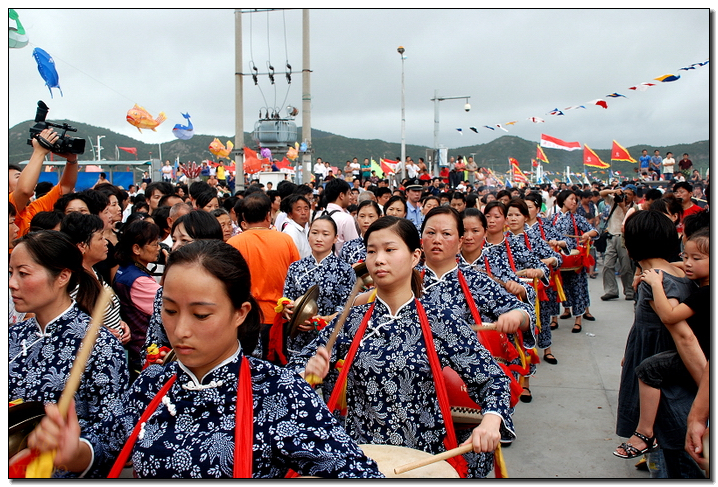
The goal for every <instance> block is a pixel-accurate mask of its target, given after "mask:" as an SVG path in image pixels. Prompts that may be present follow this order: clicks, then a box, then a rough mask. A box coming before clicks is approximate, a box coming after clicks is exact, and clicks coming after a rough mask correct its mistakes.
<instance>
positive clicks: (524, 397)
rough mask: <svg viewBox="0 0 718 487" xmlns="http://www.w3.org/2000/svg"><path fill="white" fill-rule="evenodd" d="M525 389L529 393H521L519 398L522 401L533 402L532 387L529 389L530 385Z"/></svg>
mask: <svg viewBox="0 0 718 487" xmlns="http://www.w3.org/2000/svg"><path fill="white" fill-rule="evenodd" d="M524 391H527V392H528V394H521V395H520V396H519V399H521V402H531V400H532V399H533V398H534V397H533V395H532V394H531V389H529V388H528V387H524Z"/></svg>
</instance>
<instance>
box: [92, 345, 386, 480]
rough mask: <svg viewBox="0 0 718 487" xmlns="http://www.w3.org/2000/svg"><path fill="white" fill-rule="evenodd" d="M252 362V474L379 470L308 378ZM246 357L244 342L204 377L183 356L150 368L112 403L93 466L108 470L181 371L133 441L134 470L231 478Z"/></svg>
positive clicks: (168, 475)
mask: <svg viewBox="0 0 718 487" xmlns="http://www.w3.org/2000/svg"><path fill="white" fill-rule="evenodd" d="M248 360H249V364H250V369H251V377H252V392H253V407H254V413H253V414H254V422H253V435H254V440H253V452H254V453H253V465H252V476H253V477H254V478H281V477H284V476H285V475H286V474H287V472H288V471H289V469H292V470H294V471H296V472H297V473H299V474H300V475H310V476H319V477H334V478H337V477H342V478H349V477H381V476H382V474H381V473H379V471H378V470H377V466H376V463H375V462H374V461H373V460H370V459H368V458H367V457H366V456H365V455H364V454H363V452H362V451H361V450H360V449H359V447H358V446H357V444H356V443H355V442H354V441H352V440H351V438H349V436H348V435H347V434H346V432H345V431H344V430H343V429H342V428H341V426H340V425H339V423H337V421H336V420H335V419H334V418H333V417H332V415H331V414H330V413H329V410H328V409H327V408H326V406H325V405H324V403H323V402H322V400H321V398H320V397H319V396H318V395H317V394H316V392H314V390H312V388H311V387H310V386H309V385H308V384H307V383H306V381H304V380H303V379H301V378H300V377H299V376H297V375H296V374H294V373H293V372H292V371H289V370H286V369H283V368H280V367H277V366H275V365H272V364H270V363H269V362H266V361H264V360H261V359H256V358H254V357H248ZM241 361H242V352H241V348H240V349H238V350H237V352H236V353H235V354H234V355H233V356H231V357H229V358H228V359H227V360H225V361H224V362H222V363H221V364H219V365H218V366H217V367H215V368H214V369H213V370H211V371H210V372H208V373H207V374H206V375H205V376H204V377H203V378H202V379H201V380H199V379H198V378H197V377H195V376H194V374H192V372H190V371H189V370H188V369H187V368H186V367H185V366H184V365H183V364H182V363H180V362H173V363H170V364H167V365H165V366H160V365H151V366H150V367H148V368H147V369H145V370H144V371H143V372H142V374H141V375H140V377H139V378H138V379H137V381H135V383H134V384H132V387H131V388H130V390H129V391H128V392H127V393H126V395H125V396H124V397H123V398H122V399H121V400H118V401H114V402H113V403H112V404H111V405H110V407H109V409H108V411H107V412H106V414H105V415H104V417H103V421H102V424H100V425H98V426H97V432H98V433H99V434H102V435H103V437H104V442H103V443H102V445H100V448H99V449H96V450H95V452H94V454H95V464H96V465H98V467H99V468H100V469H102V470H103V471H109V468H110V467H111V465H112V463H113V462H114V460H115V458H116V457H117V455H118V453H119V451H120V450H121V448H122V447H123V445H124V443H125V441H126V439H127V438H128V437H129V435H130V433H131V431H132V430H133V428H134V427H135V424H136V423H137V421H138V420H139V418H140V416H141V415H142V413H143V412H144V411H145V409H146V408H147V405H148V404H149V403H150V401H151V400H152V399H153V398H154V397H155V395H156V394H157V392H158V391H159V390H160V389H161V388H162V386H163V385H164V384H165V383H166V382H167V381H169V380H170V378H171V377H172V376H173V375H174V374H177V380H176V381H175V382H174V384H172V386H171V387H170V388H169V390H168V392H167V395H166V396H165V399H163V402H162V403H161V404H160V405H159V407H158V408H157V410H156V411H155V413H154V414H153V415H152V416H150V418H149V419H148V421H147V422H146V423H145V425H144V427H143V431H141V432H140V435H139V437H138V440H137V442H136V444H135V446H134V450H133V452H132V462H133V467H134V470H135V473H136V475H137V476H138V477H142V478H231V477H232V468H233V464H234V458H233V455H234V447H235V445H234V432H235V421H236V415H235V410H236V398H237V387H238V376H239V367H240V364H241ZM240 427H241V425H240ZM83 434H84V432H83Z"/></svg>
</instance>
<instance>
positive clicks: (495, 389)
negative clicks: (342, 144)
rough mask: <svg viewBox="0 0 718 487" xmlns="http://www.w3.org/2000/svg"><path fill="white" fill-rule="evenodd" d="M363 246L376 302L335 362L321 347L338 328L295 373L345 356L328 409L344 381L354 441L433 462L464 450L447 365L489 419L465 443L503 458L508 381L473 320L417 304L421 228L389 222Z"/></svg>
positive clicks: (349, 325)
mask: <svg viewBox="0 0 718 487" xmlns="http://www.w3.org/2000/svg"><path fill="white" fill-rule="evenodd" d="M364 239H365V242H366V247H367V260H366V263H367V267H368V269H369V273H370V274H371V277H372V279H373V280H374V284H375V286H376V288H377V297H376V300H375V301H374V302H373V303H371V304H364V305H361V306H356V307H354V308H352V310H351V312H350V313H349V316H348V318H347V320H346V324H345V325H344V327H343V328H342V330H341V331H340V333H339V335H338V338H337V341H336V344H335V346H334V347H333V348H332V351H331V355H330V353H329V352H328V351H327V350H326V349H325V348H324V347H319V348H318V346H319V345H323V344H324V343H326V342H327V338H328V336H329V334H330V333H331V331H332V329H333V324H332V325H330V326H328V327H327V328H325V329H324V330H323V331H322V333H321V334H320V336H319V337H318V338H317V340H315V342H313V343H312V344H310V345H309V346H307V347H306V348H305V349H304V350H303V351H302V354H301V356H297V357H296V358H295V361H294V362H293V363H292V362H290V366H292V365H293V366H295V367H296V369H297V370H299V369H301V368H302V366H303V365H304V364H306V366H305V370H304V371H303V374H304V375H305V377H306V376H308V375H309V374H313V375H316V376H319V377H324V376H326V375H327V373H328V371H329V368H330V366H331V367H334V366H335V364H336V363H337V361H338V360H339V359H343V358H345V357H346V361H345V362H344V364H343V366H342V373H341V375H340V377H339V381H338V382H337V386H336V387H335V388H334V391H333V393H332V398H331V399H330V402H329V406H330V409H334V405H335V403H336V399H338V396H339V395H340V394H341V386H342V383H343V381H344V380H343V379H344V378H345V379H346V381H347V382H346V403H347V418H346V429H347V432H348V433H349V435H350V436H351V437H352V438H354V439H355V440H356V441H357V442H359V443H372V444H388V445H400V446H406V447H410V448H414V449H417V450H423V451H426V452H428V453H432V454H435V453H439V452H442V451H444V450H447V449H450V448H453V447H455V446H456V436H455V432H454V431H453V422H452V421H451V420H450V419H449V418H450V417H451V416H450V411H449V404H448V398H447V395H446V390H445V388H444V387H442V386H445V384H444V382H443V376H442V373H441V368H442V367H444V366H446V367H451V368H452V369H454V370H455V371H456V372H457V373H458V374H459V375H460V376H461V377H462V379H463V380H464V382H465V383H466V384H467V388H468V391H469V395H470V396H471V397H472V399H473V400H474V401H476V402H477V403H478V404H480V405H481V409H482V413H483V415H484V419H483V421H482V423H481V424H480V425H479V426H478V427H476V428H475V429H474V430H473V432H472V435H471V438H470V439H469V440H467V442H466V443H469V442H470V443H472V444H473V447H474V451H476V452H492V451H494V449H496V447H497V445H498V443H499V438H500V436H501V433H500V430H501V429H504V430H505V431H507V433H508V434H511V435H512V434H513V425H512V420H511V417H510V415H509V413H508V410H509V396H510V394H509V380H508V378H507V377H506V375H505V374H504V372H503V371H502V370H501V369H500V368H499V367H498V366H497V365H496V363H495V362H494V361H493V359H492V358H491V356H490V354H489V353H488V352H487V351H486V349H484V348H483V347H482V346H481V344H480V343H479V341H478V338H477V337H476V333H475V332H474V331H472V330H471V328H469V326H468V324H467V323H466V322H464V321H463V320H461V319H460V318H457V317H456V316H453V315H452V314H451V312H450V311H449V310H447V309H446V308H445V307H443V306H442V307H440V308H436V307H434V306H432V305H431V304H429V303H427V304H426V305H423V304H422V303H421V302H420V301H419V300H418V299H417V297H418V296H420V295H421V277H420V275H419V273H418V272H416V271H415V269H414V267H415V266H416V265H417V264H418V262H419V257H420V255H421V248H420V241H419V234H418V232H417V231H416V227H415V226H414V225H413V224H412V223H411V222H410V221H408V220H405V219H402V218H394V217H384V218H380V219H379V220H377V221H376V222H374V224H372V226H371V227H369V229H368V230H367V232H366V234H365V235H364ZM517 314H518V313H517ZM521 314H523V313H521ZM507 318H508V319H507V322H508V321H511V320H512V319H516V318H517V317H516V318H513V317H507ZM335 323H336V322H335ZM335 323H334V324H335ZM506 325H507V326H508V325H509V323H506ZM511 326H514V327H515V326H517V323H513V324H512V325H511ZM315 351H316V354H315ZM301 359H303V360H304V361H302V360H301ZM307 360H308V361H307ZM464 462H465V461H464V460H463V457H455V459H454V464H453V465H454V467H455V468H457V471H461V472H462V473H463V474H464V475H465V474H466V464H465V463H464ZM450 463H451V461H450Z"/></svg>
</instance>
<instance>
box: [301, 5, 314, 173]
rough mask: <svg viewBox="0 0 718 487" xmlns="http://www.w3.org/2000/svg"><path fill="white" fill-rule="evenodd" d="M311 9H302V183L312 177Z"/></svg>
mask: <svg viewBox="0 0 718 487" xmlns="http://www.w3.org/2000/svg"><path fill="white" fill-rule="evenodd" d="M309 60H310V59H309V9H307V8H305V9H302V140H303V141H304V143H306V144H307V150H306V151H305V152H304V153H303V154H302V183H304V184H307V183H308V182H309V181H310V179H311V178H312V167H311V165H312V154H313V153H314V150H313V149H312V90H311V82H310V81H311V80H310V74H311V70H310V69H309Z"/></svg>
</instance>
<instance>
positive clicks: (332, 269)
mask: <svg viewBox="0 0 718 487" xmlns="http://www.w3.org/2000/svg"><path fill="white" fill-rule="evenodd" d="M355 282H356V273H355V272H354V269H352V266H351V265H349V264H347V263H346V262H344V261H343V260H340V259H339V258H338V257H337V256H335V255H334V253H330V254H329V255H328V256H326V257H325V258H323V259H322V261H321V262H317V260H316V258H315V257H314V256H313V255H310V256H309V257H305V258H303V259H301V260H298V261H295V262H292V263H291V264H290V265H289V270H288V271H287V277H286V279H285V280H284V293H283V294H282V295H283V296H284V297H287V298H289V299H291V300H293V301H296V300H297V299H299V298H300V297H301V296H302V295H303V294H304V293H306V292H307V291H308V290H309V288H310V287H312V286H314V285H317V286H319V297H318V298H317V307H318V311H317V314H318V315H320V316H329V315H332V314H334V313H341V312H342V310H343V309H344V305H345V304H346V302H347V299H349V295H350V294H351V291H352V287H354V283H355ZM316 336H317V331H316V330H310V331H305V332H300V333H299V334H298V335H297V336H296V337H295V338H290V337H289V336H287V351H288V353H289V354H290V355H293V354H295V353H298V352H299V351H300V350H302V348H304V347H305V346H306V345H307V344H309V343H310V342H311V341H312V340H314V338H316Z"/></svg>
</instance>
